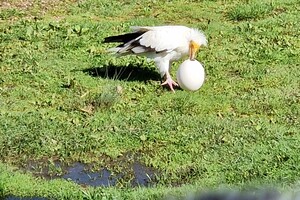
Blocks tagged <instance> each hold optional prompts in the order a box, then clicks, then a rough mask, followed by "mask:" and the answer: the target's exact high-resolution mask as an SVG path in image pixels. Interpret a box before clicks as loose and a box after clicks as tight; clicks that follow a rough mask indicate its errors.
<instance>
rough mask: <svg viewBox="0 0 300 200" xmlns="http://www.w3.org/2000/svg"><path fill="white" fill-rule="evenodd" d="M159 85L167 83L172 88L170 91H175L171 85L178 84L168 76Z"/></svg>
mask: <svg viewBox="0 0 300 200" xmlns="http://www.w3.org/2000/svg"><path fill="white" fill-rule="evenodd" d="M161 85H168V86H169V87H170V89H171V90H172V92H175V90H174V88H173V85H174V86H178V83H176V82H175V81H173V79H172V78H171V77H169V78H167V79H166V80H165V82H163V83H162V84H161Z"/></svg>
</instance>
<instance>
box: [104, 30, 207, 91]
mask: <svg viewBox="0 0 300 200" xmlns="http://www.w3.org/2000/svg"><path fill="white" fill-rule="evenodd" d="M104 42H121V43H122V44H120V45H119V46H117V47H115V48H111V49H110V51H112V52H115V53H116V54H118V55H128V54H134V55H139V56H146V57H148V58H151V59H153V60H154V62H155V63H156V66H157V68H158V70H159V72H160V74H161V76H162V77H164V78H165V81H164V82H163V83H162V85H166V84H168V85H169V87H170V89H171V90H172V91H174V89H173V85H176V86H177V83H176V82H175V81H173V80H172V78H171V75H170V73H169V71H170V67H171V65H172V62H173V61H175V60H179V59H181V58H182V57H184V56H188V55H189V57H190V59H191V60H194V58H195V55H196V52H197V51H198V50H199V48H200V47H201V46H206V45H207V39H206V37H205V35H204V34H203V33H202V32H201V31H199V30H197V29H193V28H188V27H185V26H153V27H148V26H143V27H132V32H131V33H127V34H123V35H117V36H111V37H107V38H105V39H104Z"/></svg>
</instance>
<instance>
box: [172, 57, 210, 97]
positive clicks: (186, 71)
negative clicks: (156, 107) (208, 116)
mask: <svg viewBox="0 0 300 200" xmlns="http://www.w3.org/2000/svg"><path fill="white" fill-rule="evenodd" d="M204 79H205V71H204V68H203V66H202V64H201V63H200V62H198V61H197V60H190V59H187V60H185V61H184V62H183V63H182V64H181V65H180V66H179V68H178V71H177V82H178V84H179V86H180V87H181V88H182V89H185V90H191V91H196V90H198V89H199V88H200V87H201V86H202V85H203V83H204Z"/></svg>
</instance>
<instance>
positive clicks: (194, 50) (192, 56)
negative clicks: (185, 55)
mask: <svg viewBox="0 0 300 200" xmlns="http://www.w3.org/2000/svg"><path fill="white" fill-rule="evenodd" d="M199 49H200V45H198V44H197V43H195V42H194V41H191V42H190V49H189V57H190V60H195V57H196V53H197V52H198V51H199Z"/></svg>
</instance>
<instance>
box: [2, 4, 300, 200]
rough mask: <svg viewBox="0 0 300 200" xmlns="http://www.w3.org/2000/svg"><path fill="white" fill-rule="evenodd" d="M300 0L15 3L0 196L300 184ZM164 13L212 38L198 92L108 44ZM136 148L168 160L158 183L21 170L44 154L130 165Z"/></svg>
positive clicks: (154, 160)
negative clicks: (173, 84)
mask: <svg viewBox="0 0 300 200" xmlns="http://www.w3.org/2000/svg"><path fill="white" fill-rule="evenodd" d="M30 2H33V3H34V4H33V5H31V6H30ZM299 6H300V5H299V2H298V1H296V0H284V1H268V0H263V1H247V2H243V3H241V2H239V1H231V2H230V3H225V2H224V1H221V0H220V1H218V0H216V1H208V0H207V1H201V2H194V1H188V2H187V1H182V0H178V1H173V2H169V1H164V2H161V1H150V0H149V1H143V2H140V1H122V2H120V1H103V0H101V1H100V0H93V1H92V0H85V1H78V2H75V1H64V2H61V1H60V3H58V2H56V1H43V2H35V1H15V0H10V1H7V2H6V3H2V4H1V7H0V9H1V12H0V13H1V14H0V20H1V23H0V63H1V65H0V74H1V76H0V94H1V95H0V155H1V156H0V157H1V164H0V168H1V170H0V177H1V178H0V196H1V195H2V196H5V195H9V194H13V195H17V196H28V195H29V196H45V197H50V198H58V199H101V198H102V199H141V198H144V199H157V198H161V197H163V196H164V195H166V194H169V193H173V194H177V195H184V194H186V193H187V192H188V191H195V190H198V189H203V188H219V187H223V186H225V187H237V188H247V187H251V186H254V187H260V186H263V185H272V186H278V187H280V188H292V187H294V186H297V184H298V183H297V181H298V177H299V175H300V174H299V171H300V170H299V165H298V163H299V159H300V157H299V153H298V146H299V142H300V137H299V134H298V133H299V130H300V123H299V116H300V115H299V110H300V103H299V99H300V98H299V93H300V91H299V88H300V87H299V86H300V85H299V76H300V72H299V71H300V70H299V56H300V55H299V54H300V51H299V47H300V42H299V38H298V37H299V36H298V33H299V27H300V26H299V20H298V19H299V17H300V16H299V13H300V12H299ZM161 24H182V25H187V26H192V27H196V28H200V29H202V30H203V31H204V32H205V34H206V35H207V36H208V39H209V46H208V47H207V48H205V49H202V51H201V52H200V53H199V55H198V57H197V59H198V60H200V61H201V62H203V63H204V65H205V70H206V81H205V84H204V85H203V87H202V88H201V89H200V90H199V91H197V92H187V91H182V90H177V91H176V93H175V94H173V93H171V92H170V91H168V90H166V89H164V88H162V87H161V86H160V79H159V76H158V73H157V72H156V71H155V70H156V69H155V67H154V65H153V63H152V62H148V61H147V60H146V59H144V58H137V57H122V58H115V57H113V56H111V55H110V54H107V53H105V50H106V49H107V48H109V47H111V46H110V45H109V44H101V41H102V40H103V38H104V37H106V36H110V35H113V34H119V33H124V32H126V31H128V30H129V27H130V26H132V25H161ZM179 63H180V62H178V63H176V64H175V66H173V68H172V74H173V75H174V76H175V74H176V69H177V67H178V64H179ZM128 153H130V154H131V155H133V156H135V157H137V158H138V159H139V161H140V162H142V163H144V164H145V165H146V166H148V167H152V168H155V169H156V170H157V171H159V174H158V175H157V182H156V185H155V187H153V188H130V187H129V184H128V183H129V181H130V177H131V176H132V175H131V174H129V175H128V177H127V179H125V180H123V181H121V182H120V183H118V184H117V186H116V187H114V188H101V187H99V188H92V187H87V188H84V187H81V186H78V185H76V184H74V183H71V182H68V181H65V180H51V181H48V180H45V179H41V178H36V177H34V176H33V175H31V174H30V173H29V172H26V173H23V172H22V171H20V169H22V168H24V167H26V166H27V165H28V163H29V161H32V160H34V161H36V162H40V163H42V165H46V166H47V165H49V163H50V164H51V163H53V162H54V161H57V160H59V161H61V162H64V163H73V162H84V163H92V164H94V165H96V166H97V167H99V168H102V167H108V168H109V169H110V170H111V171H113V172H119V171H123V170H124V168H126V167H124V168H122V167H120V165H119V164H118V163H117V162H118V161H119V160H120V159H122V157H124V155H126V154H128ZM126 162H127V163H129V162H131V161H130V160H128V161H126V160H125V163H126ZM125 165H126V164H125ZM141 196H142V197H141Z"/></svg>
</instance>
